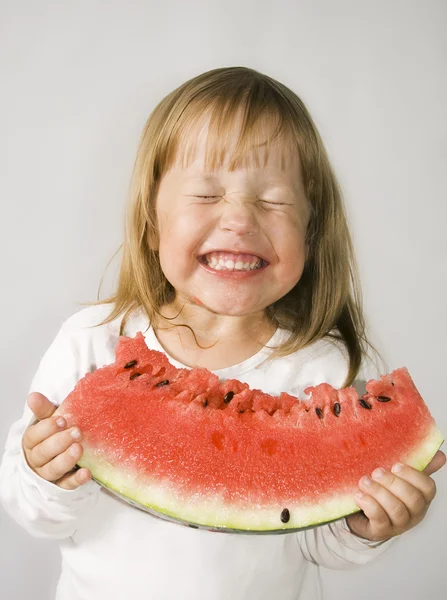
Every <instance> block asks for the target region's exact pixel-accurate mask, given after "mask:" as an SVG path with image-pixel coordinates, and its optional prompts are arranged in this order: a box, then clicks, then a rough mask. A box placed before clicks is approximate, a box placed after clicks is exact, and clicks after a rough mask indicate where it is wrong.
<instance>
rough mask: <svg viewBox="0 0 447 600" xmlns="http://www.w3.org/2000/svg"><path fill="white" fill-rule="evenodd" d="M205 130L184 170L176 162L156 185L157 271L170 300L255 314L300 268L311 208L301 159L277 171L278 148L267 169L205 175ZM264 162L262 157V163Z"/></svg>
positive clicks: (289, 284)
mask: <svg viewBox="0 0 447 600" xmlns="http://www.w3.org/2000/svg"><path fill="white" fill-rule="evenodd" d="M206 132H207V129H206V127H204V128H203V129H202V131H201V134H200V135H199V136H198V138H197V142H196V152H195V155H194V159H193V161H192V162H191V164H190V165H189V167H188V168H187V169H182V168H181V165H180V164H179V163H177V165H175V166H174V167H173V168H172V169H170V170H169V171H168V172H167V173H166V174H165V176H164V177H163V178H162V180H161V182H160V186H159V190H158V195H157V204H156V206H157V222H158V230H159V240H160V242H159V248H158V250H159V258H160V263H161V267H162V269H163V272H164V274H165V276H166V278H167V279H168V281H169V282H170V283H171V284H172V286H173V287H174V289H175V290H176V300H178V301H180V302H182V303H183V302H184V301H187V302H188V301H193V302H194V303H196V304H199V305H201V306H203V307H205V308H207V309H209V310H211V311H212V312H213V313H217V314H221V315H231V316H248V315H255V314H257V313H259V312H260V311H263V310H264V309H265V308H266V307H267V306H269V305H270V304H272V303H273V302H275V301H276V300H278V299H279V298H282V297H283V296H284V295H285V294H287V292H289V291H290V290H291V289H292V288H293V287H294V286H295V284H296V283H297V282H298V280H299V279H300V277H301V274H302V271H303V267H304V262H305V254H306V248H305V234H306V229H307V225H308V220H309V214H310V210H309V205H308V201H307V199H306V196H305V192H304V189H303V185H302V181H301V168H300V161H299V157H298V155H297V153H296V152H290V153H289V155H288V164H286V165H285V168H284V169H281V161H280V152H279V148H280V147H279V146H276V147H274V148H272V149H271V151H270V156H269V162H268V164H267V166H266V167H262V166H260V167H259V168H258V167H256V166H255V165H253V166H252V167H250V168H247V169H240V170H236V171H233V172H230V171H228V170H227V169H225V168H222V169H220V170H218V171H215V172H210V173H205V172H204V167H203V165H204V157H205V142H206ZM262 158H263V155H262V152H260V159H261V160H260V164H261V165H262ZM201 196H202V197H201ZM203 196H213V198H203Z"/></svg>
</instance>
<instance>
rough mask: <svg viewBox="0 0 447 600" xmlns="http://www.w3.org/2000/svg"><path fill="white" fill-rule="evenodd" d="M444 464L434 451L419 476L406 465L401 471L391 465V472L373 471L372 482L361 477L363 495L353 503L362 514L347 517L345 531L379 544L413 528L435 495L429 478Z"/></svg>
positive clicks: (439, 455) (432, 483) (443, 457)
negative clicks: (347, 529)
mask: <svg viewBox="0 0 447 600" xmlns="http://www.w3.org/2000/svg"><path fill="white" fill-rule="evenodd" d="M445 462H446V456H445V454H444V453H443V452H441V451H439V450H438V452H437V453H436V454H435V456H434V458H433V460H432V461H431V462H430V463H429V464H428V465H427V467H426V468H425V469H424V471H423V472H422V473H421V472H420V471H417V470H416V469H413V468H412V467H409V466H407V465H403V466H402V468H401V470H399V467H397V469H396V466H397V465H394V467H393V468H392V472H390V471H384V470H383V469H376V470H375V471H373V473H372V478H373V480H371V479H369V478H368V477H362V479H361V480H360V488H361V490H362V491H363V494H362V496H361V497H358V496H357V495H356V496H355V501H356V503H357V505H358V506H359V507H360V508H361V509H362V511H363V512H360V513H355V514H354V515H350V516H349V517H347V519H346V522H347V524H348V526H349V529H350V530H351V531H352V532H353V533H355V534H356V535H358V536H360V537H363V538H366V539H368V540H371V541H382V540H387V539H389V538H392V537H394V536H396V535H400V534H401V533H404V532H405V531H408V529H411V528H412V527H414V526H415V525H417V524H418V523H419V522H420V521H422V519H423V518H424V516H425V513H426V512H427V510H428V507H429V506H430V503H431V501H432V500H433V498H434V497H435V494H436V485H435V482H434V481H433V479H431V478H430V477H429V475H431V474H432V473H434V472H435V471H438V469H440V468H441V467H442V466H443V465H444V464H445ZM368 479H369V483H368Z"/></svg>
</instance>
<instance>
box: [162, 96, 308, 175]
mask: <svg viewBox="0 0 447 600" xmlns="http://www.w3.org/2000/svg"><path fill="white" fill-rule="evenodd" d="M267 91H268V92H270V93H267ZM233 92H234V90H232V94H231V95H229V97H226V96H223V95H217V96H215V97H213V98H211V99H210V98H208V97H201V96H199V97H196V98H195V99H194V100H193V101H191V102H190V103H189V104H188V105H187V106H186V108H185V110H184V111H183V112H182V114H181V117H180V118H179V119H178V121H177V122H176V124H175V126H174V127H173V130H172V135H171V138H170V140H169V144H168V148H166V154H165V161H164V165H161V164H160V167H161V172H162V173H164V172H166V171H168V170H169V169H170V168H171V167H173V166H174V165H180V166H181V168H182V169H187V168H188V167H189V166H190V165H191V163H192V161H193V160H194V157H195V151H196V147H197V141H198V138H199V134H200V132H201V131H202V129H203V128H205V127H208V133H207V139H206V149H205V163H204V168H205V171H206V172H212V171H216V170H218V169H220V168H222V167H223V166H224V165H225V167H226V168H227V169H228V170H229V171H235V170H237V169H241V168H250V167H253V166H255V167H256V168H259V167H261V166H262V167H266V165H267V163H268V161H269V155H270V150H271V148H272V146H273V145H274V144H277V143H278V142H279V141H281V144H280V146H279V148H280V161H281V162H280V168H281V169H283V170H284V169H285V168H287V164H288V160H287V159H289V160H290V159H291V157H292V156H293V152H294V151H295V152H296V151H297V149H298V145H297V141H296V134H295V132H294V128H293V125H292V123H293V119H292V118H291V115H290V109H289V110H287V109H288V108H289V107H287V106H286V103H285V102H282V103H281V102H278V96H277V95H276V94H274V93H273V90H271V89H269V88H268V89H267V90H266V89H264V90H263V93H262V94H261V93H260V90H258V89H257V88H256V87H254V88H252V89H250V90H249V91H248V92H247V89H244V90H243V93H241V94H239V95H237V94H233ZM289 115H290V118H288V116H289ZM236 134H237V136H236Z"/></svg>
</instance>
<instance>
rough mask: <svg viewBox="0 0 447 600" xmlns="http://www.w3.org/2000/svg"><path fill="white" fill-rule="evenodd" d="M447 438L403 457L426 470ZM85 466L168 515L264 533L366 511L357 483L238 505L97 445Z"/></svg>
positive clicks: (434, 434)
mask: <svg viewBox="0 0 447 600" xmlns="http://www.w3.org/2000/svg"><path fill="white" fill-rule="evenodd" d="M443 441H444V438H443V436H442V434H441V432H440V431H439V430H438V429H437V427H436V426H435V425H433V426H432V428H431V429H430V431H429V433H428V435H427V436H426V437H425V438H424V439H423V440H422V442H421V443H420V444H419V446H418V447H417V449H415V450H414V451H413V452H412V453H411V454H410V455H408V456H407V457H402V459H401V460H402V462H404V463H405V464H407V465H410V466H412V467H414V468H416V469H418V470H420V471H422V470H423V469H424V468H425V467H426V466H427V464H428V463H429V462H430V460H431V459H432V458H433V456H434V455H435V454H436V452H437V450H438V449H439V447H440V446H441V444H442V442H443ZM79 466H81V467H87V468H89V469H90V470H91V472H92V476H93V477H94V479H96V480H97V481H98V482H99V483H101V484H102V485H104V486H105V487H106V488H109V489H111V490H113V491H115V492H117V493H118V494H119V495H121V496H124V497H125V498H128V499H129V500H131V501H133V502H134V503H136V504H137V505H140V506H141V507H145V508H149V509H150V510H152V511H154V512H155V513H159V514H160V516H163V515H166V516H167V517H170V518H171V519H173V520H178V521H186V522H188V523H193V524H197V525H200V526H203V527H207V528H213V529H214V528H222V529H223V530H225V529H229V530H241V531H260V532H267V531H278V530H280V529H281V530H289V529H301V528H305V527H309V526H314V525H319V524H322V523H327V522H329V521H333V520H336V519H339V518H341V517H344V516H346V515H349V514H351V513H354V512H357V511H358V510H360V509H359V507H358V506H357V504H356V503H355V501H354V497H353V494H354V493H355V491H356V487H355V489H352V490H350V491H348V492H346V493H344V494H337V495H336V496H332V497H331V498H329V499H327V500H323V501H321V502H320V503H319V504H293V503H292V502H290V503H288V505H287V506H264V505H254V506H250V507H249V508H246V507H241V506H238V505H237V504H231V505H230V504H228V503H227V502H225V500H224V498H223V496H222V495H219V494H213V495H205V494H200V493H198V494H197V495H196V496H193V497H191V496H190V495H188V497H187V498H185V497H182V495H181V492H179V491H178V490H177V489H176V488H175V487H174V485H173V484H172V483H171V482H168V481H166V482H163V481H160V480H153V481H150V479H149V478H147V477H143V476H139V475H138V474H137V473H135V472H133V471H131V470H126V469H125V468H123V467H117V466H112V465H111V464H110V463H109V462H107V460H105V459H104V458H102V457H101V456H99V453H97V452H96V451H95V450H92V449H88V448H85V449H84V454H83V456H82V459H81V460H80V461H79ZM378 466H379V465H378ZM365 475H366V473H365ZM322 492H323V490H322ZM284 508H287V509H288V510H289V513H290V520H289V521H288V522H287V523H282V521H281V518H280V517H281V512H282V510H283V509H284Z"/></svg>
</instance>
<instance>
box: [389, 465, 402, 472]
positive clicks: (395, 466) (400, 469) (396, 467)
mask: <svg viewBox="0 0 447 600" xmlns="http://www.w3.org/2000/svg"><path fill="white" fill-rule="evenodd" d="M403 468H404V466H403V464H402V463H396V464H395V465H393V467H392V469H391V470H392V471H393V473H400V472H401V471H402V469H403Z"/></svg>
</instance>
